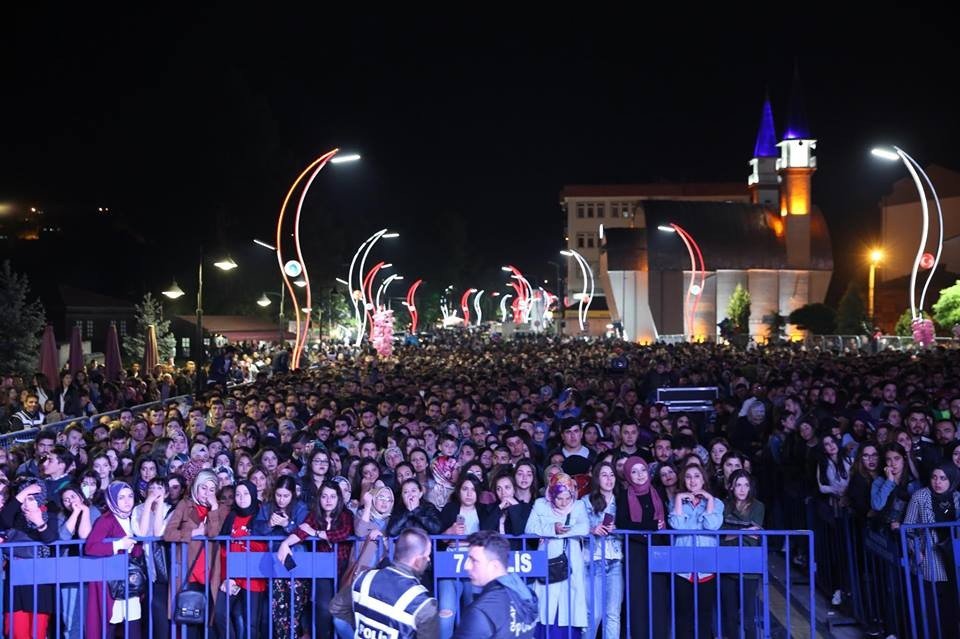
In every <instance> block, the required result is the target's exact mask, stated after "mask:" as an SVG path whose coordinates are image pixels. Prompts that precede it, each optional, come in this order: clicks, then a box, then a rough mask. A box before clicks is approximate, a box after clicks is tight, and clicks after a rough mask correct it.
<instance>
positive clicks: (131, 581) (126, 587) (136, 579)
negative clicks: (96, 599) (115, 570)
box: [107, 555, 147, 601]
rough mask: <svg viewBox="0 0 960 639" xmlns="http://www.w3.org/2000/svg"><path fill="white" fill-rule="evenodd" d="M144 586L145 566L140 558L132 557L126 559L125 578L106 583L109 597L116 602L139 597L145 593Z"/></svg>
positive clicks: (145, 580)
mask: <svg viewBox="0 0 960 639" xmlns="http://www.w3.org/2000/svg"><path fill="white" fill-rule="evenodd" d="M146 585H147V564H146V562H145V561H144V559H143V557H142V556H140V557H134V556H133V555H130V557H129V558H128V559H127V578H126V579H115V580H113V581H108V582H107V588H108V589H109V590H110V596H111V597H113V598H114V599H115V600H118V601H122V600H124V599H134V598H136V597H140V596H141V595H143V594H144V593H145V592H146V591H147V588H146Z"/></svg>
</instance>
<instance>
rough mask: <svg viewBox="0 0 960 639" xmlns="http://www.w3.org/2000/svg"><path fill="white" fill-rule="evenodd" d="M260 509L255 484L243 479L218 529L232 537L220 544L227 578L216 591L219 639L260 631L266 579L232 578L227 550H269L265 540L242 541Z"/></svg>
mask: <svg viewBox="0 0 960 639" xmlns="http://www.w3.org/2000/svg"><path fill="white" fill-rule="evenodd" d="M259 510H260V504H259V503H258V502H257V489H256V487H255V486H254V485H253V484H252V483H251V482H250V481H248V480H241V481H240V483H239V484H237V487H236V491H235V493H234V500H233V507H232V508H231V509H230V512H229V513H228V514H227V516H226V518H225V519H224V521H223V525H222V526H221V528H220V531H219V535H220V536H222V537H230V541H228V542H223V543H220V544H219V546H220V551H219V562H220V566H219V569H220V574H222V575H224V576H225V578H224V580H223V582H222V583H221V584H220V588H218V589H217V591H216V593H215V594H214V597H215V600H216V603H215V607H214V627H215V628H216V630H217V636H218V637H219V638H220V639H233V638H234V637H237V638H238V639H244V638H246V637H254V636H258V635H259V634H260V629H261V618H262V614H263V609H264V607H265V605H266V595H267V580H266V579H241V578H233V577H231V576H230V573H229V572H228V567H227V555H228V550H229V553H230V554H236V553H244V552H265V551H266V550H267V549H268V547H267V543H266V542H263V541H239V540H242V539H244V538H245V537H250V536H252V535H253V520H254V518H255V517H256V516H257V513H258V512H259Z"/></svg>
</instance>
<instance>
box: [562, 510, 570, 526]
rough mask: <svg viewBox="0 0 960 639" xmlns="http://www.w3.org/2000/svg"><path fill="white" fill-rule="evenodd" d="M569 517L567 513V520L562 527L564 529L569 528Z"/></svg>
mask: <svg viewBox="0 0 960 639" xmlns="http://www.w3.org/2000/svg"><path fill="white" fill-rule="evenodd" d="M570 515H571V513H567V520H566V521H564V522H563V527H564V528H569V527H570Z"/></svg>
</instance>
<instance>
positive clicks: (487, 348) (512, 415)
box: [0, 337, 960, 639]
mask: <svg viewBox="0 0 960 639" xmlns="http://www.w3.org/2000/svg"><path fill="white" fill-rule="evenodd" d="M271 357H272V358H274V359H276V357H277V356H276V353H268V352H266V351H261V350H257V349H255V348H253V347H252V346H245V345H240V346H238V347H234V346H230V347H227V348H225V349H224V350H223V351H222V352H220V353H218V354H217V355H216V356H215V357H214V358H213V359H212V361H211V363H210V364H209V366H207V367H200V368H199V369H198V367H196V366H194V365H193V364H192V363H189V364H188V365H187V366H186V367H184V368H183V369H179V370H177V369H174V368H172V367H168V366H159V367H157V369H156V370H154V371H149V372H147V371H141V370H139V368H134V369H131V370H129V371H124V373H123V375H122V377H121V378H120V379H117V380H105V379H104V371H103V370H102V369H100V368H97V367H91V370H88V371H83V372H78V373H77V374H75V375H71V374H70V373H63V374H62V375H61V376H60V379H59V380H57V381H58V382H59V384H54V385H53V386H52V387H51V384H50V383H49V382H50V381H49V380H46V379H45V378H43V376H42V375H37V376H36V377H35V378H33V379H32V380H30V382H29V383H26V380H20V379H17V378H14V377H12V376H11V377H6V378H4V380H3V395H2V397H0V424H2V425H0V430H4V429H6V430H8V431H10V432H14V433H15V432H16V431H18V430H21V429H24V428H39V430H38V431H37V432H36V434H35V435H34V436H32V438H31V439H30V441H28V442H23V443H18V444H16V445H14V446H12V447H10V448H8V449H3V448H0V506H2V510H0V537H2V539H3V542H15V541H37V542H43V544H44V545H42V546H40V547H41V548H46V549H47V550H45V551H44V552H48V553H49V552H51V550H50V547H49V544H50V543H52V542H54V541H56V540H76V541H78V542H82V543H80V544H79V550H78V551H79V552H81V553H83V554H86V555H89V556H107V555H112V554H115V553H117V552H119V551H128V552H130V553H131V554H132V555H136V556H142V557H144V558H145V562H144V563H145V565H146V568H147V579H149V581H150V583H151V587H150V588H149V589H148V590H149V592H148V593H136V595H135V596H130V593H129V591H128V590H127V591H125V590H124V589H123V588H119V589H117V588H114V587H112V586H111V587H109V588H105V587H103V585H102V584H88V585H87V586H85V588H86V590H85V592H84V594H83V596H80V593H79V590H80V586H73V587H71V586H64V587H60V588H57V589H54V587H53V586H39V587H37V588H35V589H34V588H33V587H28V586H17V587H14V588H7V587H4V588H3V601H4V611H5V612H6V615H5V621H6V623H7V624H12V632H13V635H12V636H14V637H18V638H19V637H34V636H41V637H42V636H46V628H47V626H48V625H50V624H57V625H58V628H57V630H58V632H61V633H62V634H63V636H65V637H79V636H81V634H82V633H83V632H84V630H85V631H86V636H90V637H93V636H96V637H99V636H102V633H103V632H104V625H105V624H109V625H111V628H107V629H108V630H111V631H117V630H118V629H120V628H123V629H125V631H126V632H127V636H139V633H143V635H144V636H145V635H146V633H147V629H146V627H145V626H146V623H147V620H148V619H149V620H151V621H152V623H153V624H154V627H153V634H154V636H167V635H168V634H169V628H170V620H169V619H170V616H169V609H168V605H169V599H170V597H171V596H172V594H173V593H175V592H177V591H178V590H180V589H181V587H182V586H184V584H181V583H172V582H173V578H172V577H171V576H170V570H169V566H170V564H171V563H172V562H173V561H183V562H185V564H186V565H189V566H190V568H189V570H188V571H187V572H188V575H187V578H186V580H187V582H188V584H187V585H189V587H191V588H193V589H195V590H197V591H200V592H205V593H207V595H208V596H209V598H210V599H209V600H210V604H211V605H210V613H211V620H212V626H213V628H214V629H215V632H216V633H217V636H218V637H220V638H221V639H226V638H227V637H230V636H235V635H234V634H232V632H235V633H239V636H247V634H249V636H254V637H256V636H262V637H266V636H271V635H270V633H271V632H272V633H273V634H272V636H277V637H290V636H296V637H299V636H302V635H303V634H305V633H306V634H309V633H312V632H315V633H316V636H318V637H332V636H334V633H335V632H336V631H337V630H342V629H343V628H344V627H345V626H344V624H349V623H350V618H349V615H348V614H341V613H342V611H339V610H338V609H337V608H336V606H333V607H331V600H332V599H333V598H334V595H335V593H334V592H333V582H332V581H330V580H326V579H320V580H316V581H315V583H313V584H308V583H307V582H305V581H301V580H284V579H276V580H271V581H267V580H261V579H230V578H224V574H225V570H224V567H225V554H226V550H227V545H229V547H230V551H231V552H244V551H247V550H251V551H268V550H269V551H270V552H273V553H275V554H276V557H277V559H278V560H279V561H280V562H281V563H284V562H288V561H291V562H293V563H295V561H296V558H297V557H298V554H299V553H303V552H334V553H336V559H337V565H338V570H339V571H341V573H342V572H343V571H346V570H347V569H348V567H350V568H351V571H352V569H353V567H354V566H350V564H353V563H354V562H356V563H359V564H360V565H362V566H371V565H373V564H374V563H375V562H376V561H377V560H378V557H377V556H376V555H377V552H378V550H377V549H378V548H382V547H383V545H384V544H389V540H390V539H393V538H396V537H397V536H398V535H399V534H400V532H401V531H403V530H405V529H408V528H411V527H416V528H420V529H423V530H424V531H426V532H427V533H429V534H431V535H444V536H453V537H458V538H459V537H463V538H464V539H465V538H466V536H468V535H470V534H472V533H475V532H477V531H481V530H493V531H498V532H500V533H503V534H506V535H523V534H528V535H534V536H537V537H539V538H541V541H540V542H539V543H540V548H541V549H543V550H546V551H547V555H548V557H550V558H551V565H553V564H554V563H556V562H555V561H553V560H554V559H557V558H560V557H561V556H563V557H564V558H565V562H566V563H567V565H568V567H569V570H568V577H567V578H565V579H564V580H563V582H562V583H551V584H549V585H547V584H545V583H542V582H537V583H536V584H535V585H533V586H532V589H533V591H534V593H535V594H536V595H537V601H538V602H539V603H538V606H539V623H540V628H541V631H542V633H543V636H550V633H554V632H558V631H559V632H563V633H567V632H568V631H569V632H573V633H576V634H581V633H582V636H584V637H589V639H595V638H596V637H597V635H598V634H602V636H603V638H604V639H617V638H619V637H620V636H621V620H622V619H623V618H624V610H625V609H626V608H627V607H629V609H630V614H631V619H632V623H631V635H632V636H633V637H645V636H648V631H647V629H648V628H649V627H652V628H653V629H654V635H656V636H667V634H668V633H669V629H670V627H671V625H672V624H675V627H676V636H681V637H685V636H693V633H694V629H695V628H698V629H699V633H700V634H699V636H701V637H709V636H712V635H713V630H712V629H713V627H714V625H715V624H714V621H715V620H716V619H717V618H720V619H721V621H722V623H721V624H720V625H721V631H722V632H721V636H724V637H739V636H741V632H743V633H745V636H753V634H752V633H753V632H754V629H755V628H754V619H755V610H754V604H755V602H756V592H757V591H756V589H757V580H755V579H736V578H732V579H731V578H728V577H727V576H726V575H724V576H718V575H714V574H704V573H693V574H677V575H674V576H665V575H662V574H657V575H651V573H650V571H649V568H648V566H647V565H646V561H647V553H646V552H645V547H644V545H645V544H657V543H673V544H676V545H697V546H711V545H716V544H745V545H749V544H755V545H758V544H760V543H761V541H760V536H759V535H757V536H751V535H749V534H742V533H740V534H738V535H732V534H731V535H729V536H724V535H720V534H701V535H697V534H694V533H691V534H690V535H679V536H672V537H671V540H670V541H664V540H662V539H658V536H657V535H656V533H657V532H658V531H663V530H670V529H672V530H681V531H686V530H691V531H695V530H702V531H718V530H736V531H750V530H756V531H759V530H764V529H766V530H795V529H805V528H807V527H808V524H809V522H808V521H807V513H809V512H811V511H816V512H818V513H832V514H833V515H834V516H839V515H840V514H841V513H842V514H843V515H844V516H847V517H849V518H851V519H852V520H853V521H855V522H856V526H857V528H858V530H872V531H874V532H877V533H879V534H888V535H891V536H892V535H895V534H896V532H897V530H898V528H899V527H900V526H901V525H902V524H904V523H908V524H909V523H925V524H934V523H944V522H952V521H956V520H957V518H958V514H960V493H958V492H957V488H958V486H957V484H958V481H960V441H958V439H957V424H958V421H960V351H956V350H948V349H935V350H929V351H924V352H921V353H919V354H909V353H902V352H884V353H880V354H874V355H866V354H861V353H843V354H840V353H831V352H819V351H808V350H805V349H804V348H802V347H801V346H798V345H782V346H770V347H759V348H755V349H751V350H747V351H744V350H736V349H733V348H729V347H723V346H717V345H713V344H693V345H691V344H685V345H673V346H642V347H641V346H637V345H632V344H624V343H618V342H610V341H583V340H557V339H552V338H546V337H540V338H530V339H522V338H521V339H516V340H513V341H507V342H501V341H498V340H496V339H491V338H479V337H478V338H466V337H456V338H453V337H451V338H447V339H438V340H436V341H434V342H432V343H429V344H425V345H420V346H402V347H400V348H399V349H398V350H397V351H396V352H395V354H394V357H392V358H391V359H389V360H386V361H384V360H381V359H379V358H378V357H376V355H375V354H374V353H373V352H372V351H352V350H346V349H341V350H332V351H330V352H329V353H327V352H326V351H324V350H319V351H314V352H313V353H312V360H311V362H310V365H309V367H304V368H303V369H302V370H296V371H287V370H284V369H285V368H286V366H283V367H277V366H275V365H272V364H271ZM237 382H242V383H237ZM714 386H715V387H717V388H718V389H719V398H718V399H717V400H716V401H715V402H714V403H713V406H712V407H710V408H711V410H708V411H703V412H691V413H684V412H671V411H670V410H668V406H666V405H664V404H660V403H657V401H656V391H657V389H658V388H664V387H714ZM183 394H192V395H193V399H192V403H191V404H189V405H188V404H186V403H184V402H182V401H180V400H176V399H173V400H171V398H175V397H178V396H180V395H183ZM167 400H171V401H169V402H168V401H167ZM145 401H159V402H160V405H159V407H156V408H151V409H149V410H145V411H134V410H130V409H124V407H126V406H136V405H138V404H141V403H143V402H145ZM105 410H106V411H109V410H114V411H116V410H120V412H119V413H118V414H116V415H111V416H110V417H104V418H101V419H96V418H94V419H93V420H92V421H93V423H92V424H89V423H87V424H86V425H85V424H84V423H82V422H81V421H79V420H78V421H76V422H75V423H72V424H70V425H68V426H67V427H66V428H63V429H58V430H48V429H45V428H44V425H45V424H48V423H50V422H51V421H59V420H60V419H73V418H83V417H90V416H91V415H96V414H97V413H99V412H101V411H105ZM49 414H55V415H56V417H57V418H58V419H56V420H50V419H48V415H49ZM631 530H632V531H640V532H643V533H645V534H637V535H630V536H629V537H627V538H626V539H627V540H625V538H624V536H623V535H622V534H618V531H631ZM945 530H946V532H944V531H945ZM925 535H927V538H926V539H924V540H922V541H925V542H930V543H929V544H926V545H924V548H925V549H926V550H927V551H926V552H918V553H917V556H916V565H917V572H918V574H919V575H920V577H921V578H922V581H923V582H924V583H927V584H930V585H931V586H933V585H935V586H936V587H935V588H933V589H932V590H931V591H930V592H931V593H932V595H931V596H933V597H934V598H936V599H937V601H938V602H939V604H940V605H938V606H937V607H936V610H937V614H936V617H935V618H934V619H933V620H932V623H934V624H936V625H937V626H938V627H939V628H940V630H941V632H942V633H943V634H942V636H945V637H952V636H958V619H957V616H956V610H957V603H958V602H957V591H956V583H955V582H956V577H955V575H956V572H955V570H954V566H955V561H954V557H953V555H952V544H950V543H943V542H946V541H949V535H950V532H949V530H947V529H940V528H934V529H930V531H929V532H927V533H925ZM248 536H255V537H261V538H264V539H266V540H265V541H247V542H243V541H242V539H243V538H244V537H248ZM215 537H220V538H226V537H230V538H233V539H236V540H238V541H232V540H231V541H229V542H219V543H214V542H210V541H207V540H210V539H212V538H215ZM140 538H163V540H164V541H165V542H182V543H184V544H187V546H186V548H187V549H188V550H187V552H186V553H185V555H186V556H185V557H173V558H172V557H170V555H169V553H167V554H166V555H165V554H164V553H165V552H167V547H166V544H165V543H161V542H157V541H153V542H144V541H141V540H140ZM590 539H594V540H596V539H602V540H603V543H602V544H595V543H586V542H585V541H584V540H590ZM109 540H118V541H109ZM366 540H374V541H376V542H377V543H373V544H371V543H364V542H365V541H366ZM628 545H629V546H630V547H629V548H628V547H627V546H628ZM447 546H448V547H449V548H451V549H455V548H460V547H462V542H458V541H456V540H455V539H454V540H452V541H449V542H448V543H447ZM361 548H362V552H361ZM2 549H3V543H0V551H2ZM777 550H787V549H786V548H783V549H781V548H777ZM357 555H360V557H359V558H358V557H357ZM18 556H20V555H18V554H17V553H8V554H6V555H4V557H5V558H10V560H11V561H15V560H16V557H18ZM626 557H629V565H625V564H626V562H625V558H626ZM785 560H786V561H787V562H790V563H791V565H796V566H804V565H806V564H807V563H808V562H810V561H812V558H811V557H809V556H807V552H806V547H805V546H804V545H803V544H796V545H795V546H794V547H792V548H790V549H789V552H788V553H787V556H786V557H785ZM8 563H9V562H8ZM598 566H599V568H598ZM819 570H820V571H821V572H822V573H823V572H824V571H826V573H825V574H826V575H827V576H828V579H831V580H832V581H831V587H830V588H828V592H827V593H826V595H827V598H828V599H829V600H831V603H832V605H834V606H837V607H842V606H844V605H845V604H846V603H847V602H846V601H845V600H846V599H847V597H848V596H849V593H848V592H847V588H846V586H845V584H844V583H843V579H842V578H841V576H840V575H839V567H834V566H820V567H819ZM667 579H672V580H673V583H672V584H671V583H669V582H667V581H665V580H667ZM425 585H426V586H427V587H428V588H429V589H430V590H431V591H432V590H433V586H434V584H433V582H432V580H431V579H425ZM651 585H652V589H651ZM627 586H629V593H630V596H629V599H630V601H626V599H627V597H626V594H625V593H626V592H627ZM651 590H652V591H651ZM695 591H696V592H697V593H698V594H697V595H696V600H697V606H696V607H695V606H694V597H695V595H694V592H695ZM34 592H36V598H35V597H34ZM670 593H674V594H673V597H675V601H673V602H668V601H666V597H668V596H670ZM434 594H435V596H436V597H437V600H438V615H437V616H438V620H439V623H438V624H437V629H436V632H437V633H438V636H439V637H440V638H441V639H450V638H451V637H453V636H454V635H455V633H457V632H458V628H457V625H456V619H457V611H459V610H461V609H462V608H463V607H464V606H465V605H466V604H467V603H468V602H469V601H470V600H471V598H472V597H473V592H472V589H471V587H470V584H469V583H468V582H464V581H460V580H454V579H440V580H439V583H438V585H437V588H436V592H435V593H434ZM57 598H59V602H58V601H57ZM718 600H719V601H720V602H721V603H720V609H719V610H718V609H715V606H716V602H717V601H718ZM81 602H82V603H83V606H85V607H86V610H85V611H83V610H81V609H80V607H81V605H80V604H81ZM228 602H229V605H228ZM228 608H229V611H230V614H228ZM103 610H106V611H107V614H106V615H104V614H103V613H102V612H101V611H103ZM148 610H149V613H150V614H148ZM671 610H672V611H673V612H672V613H671ZM590 611H592V613H591V612H590ZM691 611H693V612H691ZM35 624H36V625H37V626H38V627H39V628H41V632H40V633H39V635H37V634H35V633H34V632H33V628H34V625H35ZM271 624H272V628H271V627H269V626H270V625H271ZM231 629H232V630H231ZM571 629H572V630H571ZM187 631H188V636H199V633H201V632H202V627H200V626H187ZM5 633H6V631H5ZM134 633H136V634H134ZM107 636H110V635H109V634H108V635H107ZM562 636H567V635H566V634H563V635H562Z"/></svg>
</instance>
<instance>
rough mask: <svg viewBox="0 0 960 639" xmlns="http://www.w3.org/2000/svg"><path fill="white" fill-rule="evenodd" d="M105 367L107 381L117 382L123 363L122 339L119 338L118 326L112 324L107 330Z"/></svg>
mask: <svg viewBox="0 0 960 639" xmlns="http://www.w3.org/2000/svg"><path fill="white" fill-rule="evenodd" d="M103 365H104V368H106V369H107V370H106V374H107V381H108V382H115V381H117V378H118V377H120V370H121V369H122V368H123V362H122V361H121V360H120V339H119V338H118V337H117V325H116V324H114V323H113V322H110V328H108V329H107V345H106V348H105V349H104V356H103Z"/></svg>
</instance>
